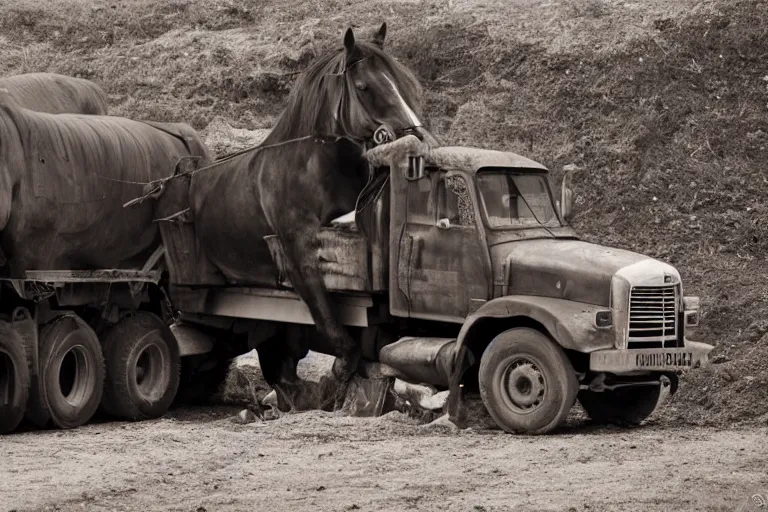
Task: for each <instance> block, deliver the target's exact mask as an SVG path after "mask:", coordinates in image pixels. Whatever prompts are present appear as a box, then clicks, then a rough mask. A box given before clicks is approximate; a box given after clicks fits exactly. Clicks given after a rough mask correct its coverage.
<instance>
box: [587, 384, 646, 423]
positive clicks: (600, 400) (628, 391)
mask: <svg viewBox="0 0 768 512" xmlns="http://www.w3.org/2000/svg"><path fill="white" fill-rule="evenodd" d="M660 396H661V384H655V385H649V386H627V387H621V388H616V389H613V390H606V391H602V392H595V391H588V390H584V391H581V392H579V402H581V406H582V407H584V410H585V411H586V412H587V414H588V415H589V417H590V418H591V419H592V420H593V421H594V422H596V423H604V424H605V423H610V424H614V425H622V426H627V425H639V424H640V423H641V422H642V421H643V420H644V419H646V418H647V417H648V416H650V415H651V414H652V413H653V411H654V410H655V409H656V406H657V405H658V403H659V397H660Z"/></svg>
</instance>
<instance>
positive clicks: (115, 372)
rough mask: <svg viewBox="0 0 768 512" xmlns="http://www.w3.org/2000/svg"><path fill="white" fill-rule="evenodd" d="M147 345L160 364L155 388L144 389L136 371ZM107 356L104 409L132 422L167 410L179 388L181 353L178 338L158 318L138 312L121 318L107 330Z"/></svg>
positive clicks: (155, 361) (155, 360)
mask: <svg viewBox="0 0 768 512" xmlns="http://www.w3.org/2000/svg"><path fill="white" fill-rule="evenodd" d="M148 347H154V349H153V350H156V352H155V353H154V354H152V353H150V356H149V357H150V358H151V361H152V363H153V364H158V365H159V366H157V368H156V369H157V372H158V373H157V375H156V379H157V381H156V385H155V387H153V388H152V389H151V390H148V391H146V392H142V390H141V389H140V388H139V384H138V383H137V379H136V372H137V365H138V363H139V357H140V356H141V354H142V352H143V351H144V350H145V349H147V348H148ZM104 355H105V358H106V361H107V380H106V384H105V386H104V387H105V389H104V398H103V399H102V410H104V411H105V412H107V413H109V414H111V415H112V416H115V417H118V418H120V419H125V420H129V421H138V420H144V419H151V418H159V417H160V416H162V415H163V414H165V413H166V412H168V408H169V407H170V406H171V403H172V402H173V399H174V397H175V396H176V392H177V391H178V389H179V379H180V375H181V356H180V354H179V344H178V342H177V341H176V338H175V337H174V336H173V333H172V332H171V330H170V328H168V326H167V325H166V324H165V323H164V322H163V321H162V320H161V319H160V318H159V317H157V316H156V315H154V314H152V313H148V312H146V311H136V312H134V313H131V314H129V315H127V316H125V317H124V318H122V319H121V320H120V321H119V322H118V323H117V324H115V326H114V327H112V328H111V329H110V330H109V331H107V335H106V337H105V339H104ZM158 356H159V357H160V358H161V359H159V358H158ZM147 393H149V394H147Z"/></svg>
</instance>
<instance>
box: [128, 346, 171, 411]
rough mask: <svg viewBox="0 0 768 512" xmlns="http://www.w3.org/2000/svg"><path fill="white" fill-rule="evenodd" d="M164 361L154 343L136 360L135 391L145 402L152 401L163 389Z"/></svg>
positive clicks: (164, 378)
mask: <svg viewBox="0 0 768 512" xmlns="http://www.w3.org/2000/svg"><path fill="white" fill-rule="evenodd" d="M165 363H166V359H165V356H164V355H163V351H162V350H161V349H160V347H159V346H158V345H157V344H155V343H150V344H149V345H147V346H146V347H145V348H144V349H143V350H142V351H141V352H140V353H139V356H138V358H137V359H136V366H135V368H134V371H135V373H134V377H135V382H136V389H137V390H138V392H139V393H140V394H141V395H142V396H143V397H144V398H145V399H147V400H154V399H156V398H157V396H156V395H158V394H159V393H160V394H161V393H162V391H163V389H165V385H166V382H165V381H166V380H167V376H166V375H165V372H164V371H163V368H164V366H165Z"/></svg>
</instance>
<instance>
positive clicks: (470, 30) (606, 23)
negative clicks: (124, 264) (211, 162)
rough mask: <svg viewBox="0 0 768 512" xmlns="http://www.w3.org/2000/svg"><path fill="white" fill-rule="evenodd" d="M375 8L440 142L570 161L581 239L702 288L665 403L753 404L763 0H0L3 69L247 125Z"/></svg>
mask: <svg viewBox="0 0 768 512" xmlns="http://www.w3.org/2000/svg"><path fill="white" fill-rule="evenodd" d="M382 21H387V22H388V24H389V28H390V30H389V35H388V45H389V50H390V51H391V52H393V53H394V54H395V55H396V56H397V57H398V58H399V59H401V60H402V61H403V62H405V63H407V64H408V65H409V66H410V67H411V68H412V69H413V70H414V71H415V72H416V73H417V74H418V75H419V77H420V78H421V80H422V84H423V86H424V89H425V108H424V111H425V112H424V113H425V117H426V118H428V119H429V122H430V123H431V126H432V128H433V131H434V132H436V133H437V134H438V135H439V136H440V137H441V138H442V139H443V140H444V141H446V142H450V143H453V144H470V145H476V146H482V147H489V148H499V149H508V150H513V151H516V152H519V153H523V154H525V155H527V156H530V157H532V158H534V159H537V160H540V161H542V162H543V163H544V164H546V165H548V166H549V167H550V168H551V169H552V170H553V171H555V175H556V178H557V174H558V172H559V170H560V169H561V168H562V166H563V165H565V164H575V165H576V166H578V167H579V168H580V169H581V172H580V173H579V174H578V175H577V177H576V180H575V186H576V187H577V189H578V190H577V192H578V196H577V215H576V219H575V221H574V223H575V224H576V227H577V228H578V229H579V230H581V231H582V233H584V235H585V238H587V239H589V240H592V241H596V242H600V243H605V244H611V245H615V246H619V247H623V248H629V249H633V250H636V251H641V252H644V253H646V254H649V255H652V256H654V257H658V258H660V259H663V260H666V261H668V262H670V263H672V264H674V265H675V266H677V267H678V268H679V269H680V270H681V272H682V274H683V277H684V279H685V282H686V283H687V289H686V292H687V293H689V294H697V295H700V296H701V297H702V304H703V307H704V308H705V314H704V317H703V320H704V325H703V326H702V328H701V329H699V331H698V333H696V334H695V336H694V337H695V338H696V339H700V340H702V341H707V342H710V343H714V344H716V345H717V348H716V350H715V352H714V355H715V362H716V363H717V364H714V365H712V366H711V367H710V368H708V369H706V370H701V371H696V372H692V373H691V374H689V375H688V376H687V377H686V380H685V384H684V385H683V388H682V390H681V393H680V394H679V395H678V398H677V399H676V400H675V401H674V402H673V404H672V407H671V408H670V409H669V414H670V415H672V416H674V417H676V418H680V419H683V420H691V421H696V422H731V421H741V420H757V421H766V419H768V368H767V366H768V337H766V332H768V314H767V313H768V264H767V262H766V255H768V221H767V220H766V219H768V202H766V199H765V198H766V197H768V170H766V164H767V163H768V3H766V2H765V1H764V0H731V1H728V0H676V1H675V2H668V1H664V0H641V1H634V2H632V1H626V2H625V1H619V0H567V1H566V0H559V1H558V0H528V1H525V2H523V1H522V0H487V1H479V0H424V1H419V0H369V1H365V2H351V1H347V0H343V1H342V0H210V1H203V0H173V1H166V0H130V1H129V0H94V1H88V2H85V1H83V0H50V1H49V2H45V3H43V2H37V1H34V0H14V1H10V0H2V1H0V49H2V51H0V74H4V75H6V74H13V73H20V72H26V71H41V70H49V71H56V72H61V73H66V74H73V75H79V76H82V77H87V78H90V79H93V80H95V81H97V82H99V83H100V84H102V85H103V86H104V87H105V88H106V89H107V91H108V92H109V94H110V98H111V104H112V108H113V112H114V113H116V114H119V115H125V116H129V117H134V118H146V119H156V120H167V121H179V120H184V121H187V122H190V123H192V124H193V125H194V126H195V127H196V128H198V129H204V128H206V127H207V126H208V124H209V123H210V122H211V121H212V120H214V118H216V117H220V118H221V119H218V120H217V121H216V123H218V125H221V126H224V127H226V125H227V124H230V125H232V127H233V129H234V130H239V129H249V130H254V129H263V128H268V127H269V126H271V124H272V122H273V121H274V119H275V116H276V115H277V114H278V113H279V111H280V109H281V107H282V105H283V103H284V100H285V98H286V95H287V93H288V91H289V90H290V87H291V85H292V82H293V80H294V79H295V77H296V74H297V73H298V72H300V71H301V70H302V69H303V68H304V67H305V66H306V65H307V63H308V62H310V61H312V59H313V58H314V57H315V56H317V55H318V54H320V53H322V52H323V51H325V50H326V49H328V48H330V47H332V46H338V45H339V43H340V38H341V35H342V33H343V30H344V28H346V26H349V25H352V26H354V27H357V28H358V31H359V33H360V34H361V35H365V34H369V33H372V31H373V30H374V28H376V27H378V25H379V24H380V23H381V22H382ZM222 120H224V122H222ZM214 127H215V126H214ZM214 127H211V128H210V129H209V132H210V131H212V130H213V128H214ZM227 129H229V128H227Z"/></svg>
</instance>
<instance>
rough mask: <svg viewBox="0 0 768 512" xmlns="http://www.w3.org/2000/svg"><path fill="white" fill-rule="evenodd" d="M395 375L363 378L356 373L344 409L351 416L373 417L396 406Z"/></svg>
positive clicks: (348, 390) (348, 389)
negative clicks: (394, 393)
mask: <svg viewBox="0 0 768 512" xmlns="http://www.w3.org/2000/svg"><path fill="white" fill-rule="evenodd" d="M394 383H395V379H394V377H382V378H369V379H366V378H363V377H361V376H359V375H355V376H354V377H353V378H352V380H351V381H350V383H349V386H348V387H347V394H346V396H345V397H344V405H343V406H342V411H343V412H344V413H345V414H347V415H349V416H360V417H373V416H381V415H382V414H386V413H388V412H390V411H392V410H394V407H395V398H394V395H393V393H392V389H393V387H394Z"/></svg>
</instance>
